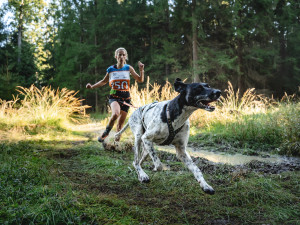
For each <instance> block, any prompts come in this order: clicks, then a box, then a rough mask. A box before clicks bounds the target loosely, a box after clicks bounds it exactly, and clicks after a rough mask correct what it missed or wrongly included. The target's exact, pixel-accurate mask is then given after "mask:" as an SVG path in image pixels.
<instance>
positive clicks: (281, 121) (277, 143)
mask: <svg viewBox="0 0 300 225" xmlns="http://www.w3.org/2000/svg"><path fill="white" fill-rule="evenodd" d="M299 124H300V104H299V103H295V104H293V103H289V104H280V105H279V106H277V107H275V108H272V109H269V110H268V111H267V112H266V113H260V114H259V113H256V114H246V115H244V114H238V115H236V118H235V119H234V120H233V121H229V122H228V121H226V120H225V121H222V120H216V121H215V122H213V121H211V124H210V125H209V127H204V128H202V129H201V130H200V131H199V129H197V128H196V127H192V133H193V135H192V137H191V140H192V141H198V142H203V141H204V142H208V141H210V142H214V143H217V144H230V145H232V146H234V147H239V148H253V149H255V150H264V151H272V150H273V151H274V150H275V149H279V153H281V154H284V155H296V156H300V139H299V133H300V126H299ZM277 153H278V151H277Z"/></svg>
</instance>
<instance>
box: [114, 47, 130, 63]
mask: <svg viewBox="0 0 300 225" xmlns="http://www.w3.org/2000/svg"><path fill="white" fill-rule="evenodd" d="M121 50H123V51H124V52H125V55H126V60H128V54H127V51H126V49H125V48H122V47H121V48H118V49H117V50H116V51H115V57H117V55H118V52H119V51H121Z"/></svg>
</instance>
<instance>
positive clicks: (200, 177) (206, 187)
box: [175, 144, 215, 195]
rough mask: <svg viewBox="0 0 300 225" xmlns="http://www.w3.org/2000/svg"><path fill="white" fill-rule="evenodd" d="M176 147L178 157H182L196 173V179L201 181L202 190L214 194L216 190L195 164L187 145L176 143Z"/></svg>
mask: <svg viewBox="0 0 300 225" xmlns="http://www.w3.org/2000/svg"><path fill="white" fill-rule="evenodd" d="M175 148H176V154H177V158H178V159H180V160H181V161H182V162H183V163H184V164H185V165H186V166H187V168H188V169H189V170H190V171H191V172H192V173H193V174H194V176H195V178H196V180H197V181H198V182H199V183H200V187H201V188H202V190H203V191H204V192H205V193H207V194H211V195H213V194H214V193H215V190H214V189H213V188H212V187H211V186H210V185H208V184H207V183H206V181H205V179H204V177H203V175H202V172H201V170H200V169H199V168H198V167H197V166H196V165H195V163H194V162H193V160H192V159H191V157H190V155H189V154H188V153H187V152H186V146H185V145H184V144H182V145H175Z"/></svg>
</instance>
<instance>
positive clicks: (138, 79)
mask: <svg viewBox="0 0 300 225" xmlns="http://www.w3.org/2000/svg"><path fill="white" fill-rule="evenodd" d="M138 64H139V70H140V75H138V74H137V73H136V72H135V70H134V69H133V67H132V66H130V67H129V71H130V73H131V75H132V76H133V78H134V79H135V80H136V81H137V82H139V83H142V82H144V64H143V63H141V62H140V61H139V62H138Z"/></svg>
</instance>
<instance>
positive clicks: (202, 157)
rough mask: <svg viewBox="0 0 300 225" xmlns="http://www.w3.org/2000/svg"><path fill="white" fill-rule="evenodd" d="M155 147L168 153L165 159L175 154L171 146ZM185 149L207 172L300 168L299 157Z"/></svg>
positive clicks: (277, 170)
mask: <svg viewBox="0 0 300 225" xmlns="http://www.w3.org/2000/svg"><path fill="white" fill-rule="evenodd" d="M156 149H158V150H160V151H162V152H164V153H165V154H162V155H165V157H166V156H167V155H169V156H167V157H166V159H167V160H168V158H170V155H173V156H174V154H176V151H175V148H174V147H172V146H156ZM187 151H188V152H189V154H190V155H191V157H192V158H193V161H194V162H195V163H196V164H197V165H198V166H199V167H200V169H202V170H204V171H207V172H212V171H215V170H216V169H217V170H218V168H219V167H220V168H222V170H223V169H224V168H225V167H226V168H227V169H228V170H229V171H236V170H237V169H238V170H241V169H242V170H246V171H257V172H263V173H272V174H276V173H281V172H284V171H299V170H300V158H297V157H283V156H277V155H270V156H267V157H262V156H248V155H242V154H238V153H237V154H226V153H224V152H212V151H207V150H203V149H201V148H194V147H187ZM163 157H164V156H163ZM170 159H171V158H170ZM172 159H173V160H174V159H175V158H174V157H172ZM172 159H171V160H172ZM224 166H225V167H224ZM220 168H219V169H220Z"/></svg>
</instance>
